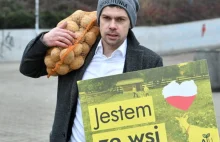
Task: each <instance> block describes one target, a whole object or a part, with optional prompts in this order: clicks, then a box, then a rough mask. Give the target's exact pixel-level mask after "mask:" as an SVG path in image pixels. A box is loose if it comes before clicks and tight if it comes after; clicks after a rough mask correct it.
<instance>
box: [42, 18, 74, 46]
mask: <svg viewBox="0 0 220 142" xmlns="http://www.w3.org/2000/svg"><path fill="white" fill-rule="evenodd" d="M66 26H67V22H64V23H62V24H60V25H59V26H58V27H55V28H53V29H52V30H50V31H49V32H48V33H46V34H45V35H44V36H43V42H44V43H45V44H46V45H47V46H48V47H54V46H58V47H63V48H67V47H68V46H70V45H73V42H74V38H76V35H75V34H74V33H73V32H71V31H69V30H66V29H65V28H66Z"/></svg>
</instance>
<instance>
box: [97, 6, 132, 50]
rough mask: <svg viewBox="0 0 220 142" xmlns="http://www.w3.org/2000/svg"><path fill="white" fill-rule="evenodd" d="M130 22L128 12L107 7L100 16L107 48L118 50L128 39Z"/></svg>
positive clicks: (118, 8) (103, 39)
mask: <svg viewBox="0 0 220 142" xmlns="http://www.w3.org/2000/svg"><path fill="white" fill-rule="evenodd" d="M129 28H130V20H129V17H128V15H127V13H126V11H125V10H124V9H122V8H120V7H109V6H107V7H105V8H104V9H103V10H102V13H101V15H100V33H101V36H102V44H103V46H104V47H105V48H106V47H107V48H108V47H110V48H114V49H116V48H118V47H119V46H120V45H121V44H122V43H123V42H124V40H125V39H126V37H127V34H128V30H129Z"/></svg>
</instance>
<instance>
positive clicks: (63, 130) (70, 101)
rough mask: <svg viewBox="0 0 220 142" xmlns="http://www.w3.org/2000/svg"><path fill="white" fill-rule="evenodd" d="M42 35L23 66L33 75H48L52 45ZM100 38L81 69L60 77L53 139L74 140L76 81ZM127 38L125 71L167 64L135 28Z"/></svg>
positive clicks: (60, 141) (29, 47)
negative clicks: (143, 42) (138, 36)
mask: <svg viewBox="0 0 220 142" xmlns="http://www.w3.org/2000/svg"><path fill="white" fill-rule="evenodd" d="M40 37H41V35H39V36H37V37H36V38H35V39H33V40H32V41H30V43H29V44H28V45H27V47H26V49H25V51H24V55H23V57H22V61H21V65H20V72H21V73H22V74H24V75H26V76H29V77H33V78H38V77H40V76H43V75H46V74H47V72H46V66H45V64H44V56H45V54H46V51H47V49H48V48H47V47H46V46H45V45H44V44H43V43H42V42H41V40H40ZM99 39H100V38H98V39H97V40H96V43H95V44H94V45H93V47H92V49H91V51H90V53H89V54H88V56H87V58H86V60H85V63H84V65H83V66H82V67H81V68H80V69H78V70H76V71H72V72H70V73H68V74H66V75H63V76H59V77H58V90H57V104H56V111H55V117H54V123H53V128H52V131H51V135H50V141H51V142H67V141H68V140H69V139H70V136H71V132H72V126H73V120H74V118H75V112H76V106H77V97H78V88H77V85H76V81H78V80H81V79H82V76H83V74H84V72H85V69H86V68H87V66H88V65H89V63H90V62H91V59H92V58H93V56H94V53H95V49H96V47H97V44H98V42H99ZM127 39H128V40H127V41H128V47H127V51H126V60H125V65H124V71H123V72H131V71H137V70H142V69H149V68H155V67H160V66H163V63H162V58H161V57H160V56H159V55H157V54H156V53H154V52H153V51H151V50H149V49H148V48H145V47H143V46H141V45H139V42H138V41H137V39H136V38H135V36H134V34H133V32H132V31H131V30H130V31H129V33H128V37H127Z"/></svg>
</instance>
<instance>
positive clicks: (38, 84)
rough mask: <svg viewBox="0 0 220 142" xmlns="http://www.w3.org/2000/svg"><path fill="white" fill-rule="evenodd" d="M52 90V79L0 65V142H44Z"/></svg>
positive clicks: (184, 58) (217, 95) (167, 59)
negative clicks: (25, 73)
mask: <svg viewBox="0 0 220 142" xmlns="http://www.w3.org/2000/svg"><path fill="white" fill-rule="evenodd" d="M193 56H194V55H193V53H187V54H179V55H173V56H164V57H163V59H164V65H172V64H178V63H182V62H188V61H193ZM56 87H57V78H55V77H50V78H49V79H48V78H46V77H41V78H39V79H32V78H28V77H25V76H23V75H22V74H20V72H19V62H10V63H6V62H4V63H3V62H2V63H0V142H15V141H16V142H48V141H49V133H50V131H51V127H52V123H53V116H54V110H55V103H56ZM213 99H214V105H215V111H216V118H217V123H218V126H220V109H219V108H220V103H218V102H219V101H220V92H213ZM219 128H220V127H219Z"/></svg>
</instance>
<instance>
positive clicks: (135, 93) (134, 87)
mask: <svg viewBox="0 0 220 142" xmlns="http://www.w3.org/2000/svg"><path fill="white" fill-rule="evenodd" d="M132 92H133V97H134V98H135V97H137V98H138V94H137V89H136V86H133V88H132Z"/></svg>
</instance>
